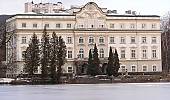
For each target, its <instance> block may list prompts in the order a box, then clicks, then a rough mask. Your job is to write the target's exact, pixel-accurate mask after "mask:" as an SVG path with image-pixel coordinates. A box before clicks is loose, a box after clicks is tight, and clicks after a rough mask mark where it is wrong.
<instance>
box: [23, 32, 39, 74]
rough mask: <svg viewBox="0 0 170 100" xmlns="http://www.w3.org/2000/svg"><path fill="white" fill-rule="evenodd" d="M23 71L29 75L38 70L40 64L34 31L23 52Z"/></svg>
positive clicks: (37, 43)
mask: <svg viewBox="0 0 170 100" xmlns="http://www.w3.org/2000/svg"><path fill="white" fill-rule="evenodd" d="M25 63H26V64H25V65H26V66H25V71H26V72H27V73H28V75H29V76H30V77H33V76H34V73H35V72H37V71H38V66H39V65H40V49H39V41H38V39H37V35H36V34H35V33H34V34H33V36H32V39H31V42H30V43H29V47H28V48H27V50H26V54H25Z"/></svg>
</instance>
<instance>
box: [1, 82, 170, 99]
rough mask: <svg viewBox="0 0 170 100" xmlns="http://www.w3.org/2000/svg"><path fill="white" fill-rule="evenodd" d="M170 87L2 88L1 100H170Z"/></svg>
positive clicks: (91, 85)
mask: <svg viewBox="0 0 170 100" xmlns="http://www.w3.org/2000/svg"><path fill="white" fill-rule="evenodd" d="M169 93H170V83H132V84H128V83H120V84H119V83H116V84H75V85H74V84H66V85H64V84H63V85H16V86H15V85H0V100H170V95H169Z"/></svg>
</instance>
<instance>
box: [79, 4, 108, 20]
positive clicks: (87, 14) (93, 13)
mask: <svg viewBox="0 0 170 100" xmlns="http://www.w3.org/2000/svg"><path fill="white" fill-rule="evenodd" d="M76 17H77V18H93V19H94V18H104V17H106V15H105V13H104V12H103V11H102V9H101V8H99V7H98V5H97V4H96V3H94V2H89V3H87V4H86V5H85V6H84V7H82V8H81V10H80V11H79V12H77V13H76Z"/></svg>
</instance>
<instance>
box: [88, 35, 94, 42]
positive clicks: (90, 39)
mask: <svg viewBox="0 0 170 100" xmlns="http://www.w3.org/2000/svg"><path fill="white" fill-rule="evenodd" d="M93 43H94V38H93V37H92V36H90V37H89V44H93Z"/></svg>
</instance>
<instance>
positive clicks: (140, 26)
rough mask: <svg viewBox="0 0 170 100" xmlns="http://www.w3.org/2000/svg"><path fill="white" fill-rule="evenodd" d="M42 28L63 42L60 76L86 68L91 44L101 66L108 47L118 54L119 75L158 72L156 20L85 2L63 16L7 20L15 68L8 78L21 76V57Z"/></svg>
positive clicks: (39, 16)
mask: <svg viewBox="0 0 170 100" xmlns="http://www.w3.org/2000/svg"><path fill="white" fill-rule="evenodd" d="M44 26H46V27H47V31H48V33H49V34H50V35H51V34H52V32H56V33H57V35H59V36H62V37H63V38H64V40H65V42H66V46H67V63H66V64H65V65H64V66H63V69H64V70H63V71H64V73H73V72H76V73H78V71H77V69H78V68H77V67H78V66H84V65H86V64H85V63H86V61H87V59H88V52H89V49H93V47H94V44H95V43H96V44H97V47H98V53H99V58H100V60H101V62H102V64H101V66H102V65H105V63H106V62H107V58H108V55H109V48H110V47H112V48H113V50H114V49H117V51H118V54H119V58H120V69H119V71H120V72H125V71H128V72H161V71H162V65H161V30H160V17H159V16H157V15H133V14H132V15H131V14H124V15H119V14H115V13H108V10H107V9H106V8H100V7H98V5H97V4H96V3H94V2H89V3H87V4H86V5H84V6H83V7H81V8H72V9H70V11H69V12H67V13H57V14H16V15H14V16H13V17H11V18H10V19H8V20H7V31H8V35H10V34H14V35H13V38H12V40H11V42H10V43H8V45H7V51H8V52H7V61H8V62H13V63H14V64H12V65H13V66H15V68H14V67H12V68H14V69H15V70H13V69H11V70H8V73H7V76H8V77H11V76H15V75H17V74H20V73H21V71H22V68H23V64H24V62H23V57H22V53H23V52H24V51H25V50H26V48H27V46H28V43H29V41H30V38H31V36H32V34H33V33H36V34H37V35H38V38H39V39H41V36H42V31H43V28H44ZM11 56H12V57H13V58H12V60H11V58H10V57H11ZM39 69H40V68H39ZM82 72H83V71H82ZM38 73H40V70H39V71H38Z"/></svg>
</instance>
